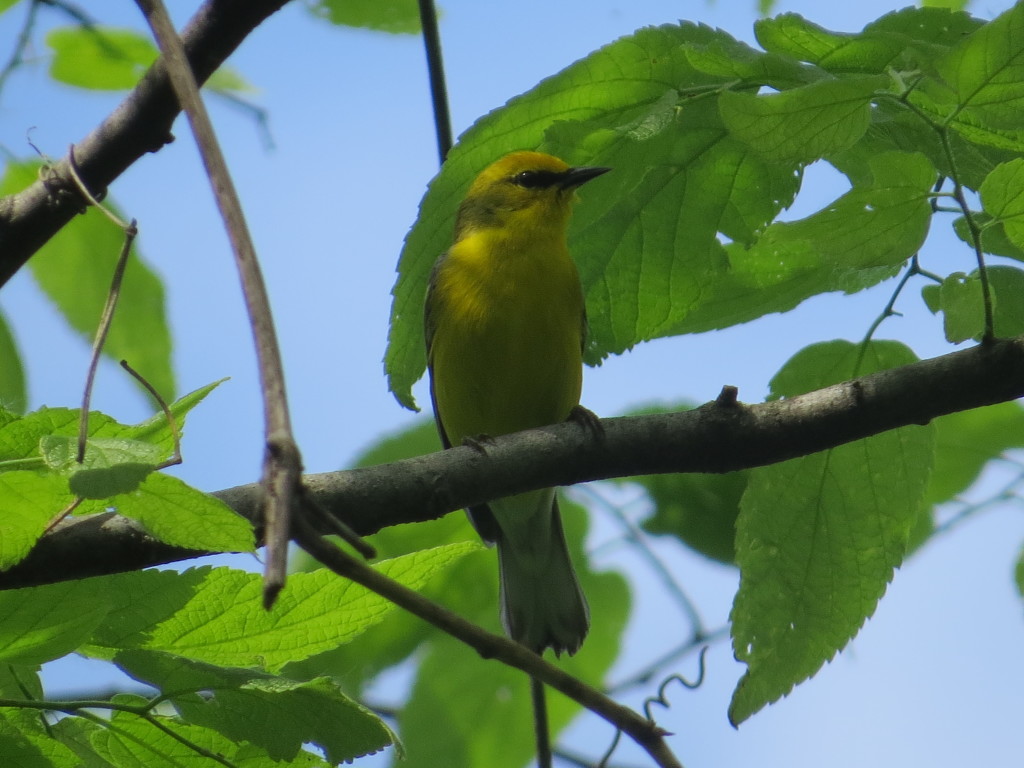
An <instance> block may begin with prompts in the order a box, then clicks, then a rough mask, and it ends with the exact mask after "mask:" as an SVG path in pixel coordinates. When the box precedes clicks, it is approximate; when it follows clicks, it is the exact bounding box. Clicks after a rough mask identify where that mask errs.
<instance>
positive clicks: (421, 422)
mask: <svg viewBox="0 0 1024 768" xmlns="http://www.w3.org/2000/svg"><path fill="white" fill-rule="evenodd" d="M439 450H441V442H440V439H439V438H438V436H437V427H435V426H434V420H433V419H426V418H418V419H415V420H414V421H413V423H412V424H410V425H409V426H408V427H406V428H405V429H402V430H399V431H398V432H395V433H393V434H389V435H386V436H385V437H383V438H381V439H380V440H379V441H378V442H377V443H375V444H373V445H371V446H370V447H369V448H367V449H366V450H365V451H363V452H362V453H361V454H360V455H359V456H357V457H356V458H355V460H354V461H352V462H349V463H350V464H352V465H353V466H357V467H366V466H373V465H376V464H385V463H387V462H391V461H398V460H400V459H407V458H411V457H413V456H421V455H423V454H426V453H431V452H433V451H439ZM369 541H370V543H371V544H372V545H373V547H374V548H375V549H376V550H377V553H378V554H379V555H380V556H381V557H387V558H393V557H398V556H400V555H405V554H409V553H411V552H418V551H420V550H422V549H424V548H431V547H439V546H443V545H446V544H452V543H455V542H460V541H462V542H465V541H472V542H477V541H479V537H478V536H477V534H476V532H475V531H474V530H473V529H472V527H471V526H470V524H469V521H468V520H467V519H466V518H465V516H464V515H445V516H444V517H441V518H439V519H437V520H430V521H428V522H424V523H417V524H416V525H412V526H410V525H399V526H390V527H387V528H383V529H382V530H380V531H378V532H377V533H375V534H373V535H372V536H371V537H369ZM300 567H305V568H307V569H312V568H318V567H320V566H319V564H318V563H316V561H313V560H310V559H308V558H307V564H305V565H304V566H300ZM492 567H493V563H491V562H490V559H489V558H488V557H487V555H486V553H485V552H483V551H477V552H473V553H471V554H469V555H468V556H467V557H464V558H462V559H461V560H459V562H457V563H454V564H453V565H452V567H451V568H447V569H445V570H444V571H442V572H441V573H439V574H438V575H437V576H435V577H434V578H432V579H431V580H430V582H429V583H428V584H425V585H424V587H423V589H422V592H423V594H424V595H426V596H427V597H430V598H432V599H435V600H440V601H442V602H443V603H444V604H445V605H446V606H448V607H449V608H451V609H452V610H454V611H456V612H458V613H459V614H460V615H463V616H478V615H481V614H482V615H486V616H487V617H488V618H492V619H493V615H492V614H493V613H494V602H493V601H494V600H495V597H494V595H493V594H492V591H491V590H489V589H486V588H485V589H480V588H479V586H480V585H481V584H489V583H491V581H492V579H493V576H494V575H493V571H492ZM434 633H435V631H434V630H433V628H432V627H431V626H430V625H428V624H426V623H425V622H423V621H421V620H420V619H418V618H417V617H415V616H413V615H411V614H409V613H407V612H406V611H392V612H391V613H389V614H388V615H387V616H386V617H385V618H384V619H383V620H382V621H381V622H380V623H379V624H375V625H374V626H372V627H369V628H368V629H367V630H366V631H365V632H364V633H363V634H361V635H359V636H358V637H355V638H353V639H352V641H351V642H349V643H346V644H345V645H342V646H339V647H338V648H336V649H333V650H330V651H327V652H326V653H323V654H320V655H319V656H317V657H315V658H312V659H309V660H307V661H304V662H301V663H299V664H295V665H289V666H288V667H287V668H286V672H287V673H288V674H289V675H290V676H293V677H300V678H306V677H313V676H316V675H320V674H324V673H325V672H329V673H330V674H331V675H332V676H334V677H336V678H337V679H339V680H342V681H344V683H345V686H346V688H347V689H349V690H351V691H354V692H358V691H361V690H362V689H363V687H364V686H365V685H366V684H367V683H369V682H370V681H372V680H373V679H374V678H375V677H376V676H377V675H379V674H380V673H381V672H382V671H384V670H386V669H389V668H391V667H393V666H396V665H397V664H399V663H401V662H402V661H403V660H405V659H407V658H409V656H411V655H412V654H413V653H414V652H415V651H416V649H417V648H419V647H420V645H421V644H422V643H423V642H424V641H425V640H427V639H429V638H431V637H433V636H434Z"/></svg>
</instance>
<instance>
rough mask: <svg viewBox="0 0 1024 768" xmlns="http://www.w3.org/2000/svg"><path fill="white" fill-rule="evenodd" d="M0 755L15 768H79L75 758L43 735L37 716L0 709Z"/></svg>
mask: <svg viewBox="0 0 1024 768" xmlns="http://www.w3.org/2000/svg"><path fill="white" fill-rule="evenodd" d="M0 755H3V758H4V764H5V765H11V766H17V768H78V766H77V765H76V763H75V762H74V758H75V756H74V755H73V754H72V753H71V751H70V750H68V749H67V747H65V746H64V745H62V744H60V743H57V742H55V741H54V740H53V739H51V738H49V736H48V735H47V734H46V733H44V732H43V729H42V723H41V722H40V718H39V715H38V713H36V712H35V711H32V710H27V709H15V708H10V709H8V708H4V709H0Z"/></svg>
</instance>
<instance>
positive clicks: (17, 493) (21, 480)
mask: <svg viewBox="0 0 1024 768" xmlns="http://www.w3.org/2000/svg"><path fill="white" fill-rule="evenodd" d="M0 498H2V499H3V505H4V508H3V519H2V521H0V570H4V569H7V568H10V567H11V566H12V565H14V564H15V563H19V562H21V561H22V560H23V559H24V558H25V557H26V556H27V555H28V553H29V552H30V551H31V550H32V547H34V546H35V543H36V542H37V541H38V540H39V537H40V536H42V535H43V533H45V532H46V529H47V527H48V526H49V525H50V523H51V522H52V521H53V520H54V519H56V517H57V515H59V514H60V512H61V510H63V509H65V508H66V507H67V506H68V505H69V504H71V502H72V501H74V496H73V495H72V494H71V492H70V491H69V490H68V482H67V480H66V479H65V478H63V477H59V476H56V475H51V474H45V473H42V472H33V471H31V470H14V471H11V472H2V473H0Z"/></svg>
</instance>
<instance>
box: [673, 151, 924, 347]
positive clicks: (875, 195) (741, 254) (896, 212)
mask: <svg viewBox="0 0 1024 768" xmlns="http://www.w3.org/2000/svg"><path fill="white" fill-rule="evenodd" d="M870 169H871V180H870V181H869V182H865V183H864V184H861V185H857V186H855V187H854V188H853V189H852V190H850V191H849V192H848V193H846V194H845V195H843V196H842V197H840V198H839V199H838V200H836V201H835V202H833V203H831V204H830V205H828V206H826V207H825V208H823V209H822V210H821V211H819V212H818V213H815V214H812V215H811V216H808V217H807V218H804V219H801V220H799V221H794V222H776V223H775V224H772V225H770V226H769V227H768V228H767V229H765V230H764V232H763V233H762V235H761V237H760V238H759V239H758V240H757V241H756V242H755V243H754V244H753V245H752V246H750V247H749V248H743V247H741V246H740V245H738V244H736V243H733V244H730V245H729V246H727V247H726V252H727V253H728V255H729V262H730V269H729V270H728V271H727V272H726V273H725V274H724V275H722V276H721V277H719V278H718V279H716V280H715V281H713V282H712V284H711V286H710V287H709V289H708V290H707V291H706V292H705V294H704V296H703V301H702V302H701V304H699V305H698V306H697V307H696V308H695V309H694V310H693V311H692V312H691V313H690V314H688V315H687V316H686V318H685V319H684V320H683V321H682V322H681V323H680V324H679V326H678V327H677V328H676V329H675V330H676V332H678V333H684V332H686V333H695V332H702V331H707V330H711V329H715V328H725V327H727V326H730V325H734V324H737V323H743V322H747V321H749V320H753V319H755V318H758V317H761V316H762V315H765V314H768V313H769V312H785V311H788V310H790V309H792V308H793V307H795V306H797V305H798V304H799V303H800V302H802V301H804V300H805V299H807V298H809V297H811V296H814V295H816V294H819V293H826V292H829V291H845V292H846V293H852V292H854V291H859V290H862V289H864V288H867V287H870V286H872V285H875V284H877V283H878V282H880V281H882V280H884V279H886V278H889V277H892V276H893V275H895V274H896V273H897V272H898V271H899V268H900V267H901V266H902V264H903V262H904V261H905V260H906V259H908V258H910V257H911V256H913V255H914V253H916V252H917V249H918V248H920V246H921V244H922V243H923V242H924V239H925V236H926V235H927V232H928V226H929V223H930V221H931V207H930V205H929V202H928V201H929V196H930V192H931V186H932V184H933V183H934V181H935V170H934V168H932V166H931V164H930V163H928V161H927V160H926V159H925V158H924V157H923V156H921V155H916V154H905V153H896V152H890V153H886V154H883V155H879V156H877V157H874V158H872V159H871V161H870Z"/></svg>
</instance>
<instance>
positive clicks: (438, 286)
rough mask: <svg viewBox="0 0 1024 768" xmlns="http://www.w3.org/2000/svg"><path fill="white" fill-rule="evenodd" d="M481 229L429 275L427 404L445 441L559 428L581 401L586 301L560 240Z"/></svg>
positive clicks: (559, 237) (554, 236) (557, 235)
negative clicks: (430, 395) (430, 388)
mask: <svg viewBox="0 0 1024 768" xmlns="http://www.w3.org/2000/svg"><path fill="white" fill-rule="evenodd" d="M522 235H524V233H520V236H519V237H516V236H511V237H510V236H508V235H507V233H503V232H500V231H496V230H481V231H477V232H474V233H471V234H469V235H467V236H466V237H464V238H463V239H461V240H459V242H457V243H456V244H455V245H454V246H453V247H452V249H451V250H450V251H449V252H448V254H447V255H446V256H445V257H444V259H443V261H442V262H441V263H440V264H439V265H438V269H437V273H436V275H435V276H434V280H435V282H434V285H433V291H432V293H433V301H434V302H435V306H434V308H433V312H432V315H433V316H434V317H435V318H436V324H435V326H434V329H433V341H432V345H431V361H430V362H431V367H432V370H433V381H434V397H435V399H436V403H437V411H438V414H439V415H440V418H441V422H442V424H443V426H444V429H445V432H446V434H447V435H448V439H449V440H450V442H451V443H452V444H453V445H458V444H460V443H461V442H462V440H463V438H465V437H474V436H476V435H480V434H487V435H501V434H507V433H509V432H516V431H518V430H521V429H528V428H531V427H538V426H543V425H546V424H553V423H556V422H559V421H563V420H565V419H566V418H567V417H568V415H569V412H570V411H571V409H572V407H573V406H574V405H576V404H577V403H578V402H579V397H580V387H581V380H582V360H581V347H582V335H583V297H582V293H581V289H580V284H579V277H578V275H577V272H576V266H575V265H574V264H573V262H572V259H571V258H570V256H569V252H568V250H567V249H566V246H565V241H564V235H563V234H562V233H561V232H552V233H551V235H550V236H547V235H546V234H545V233H543V232H530V233H525V235H526V236H525V237H523V236H522Z"/></svg>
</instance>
